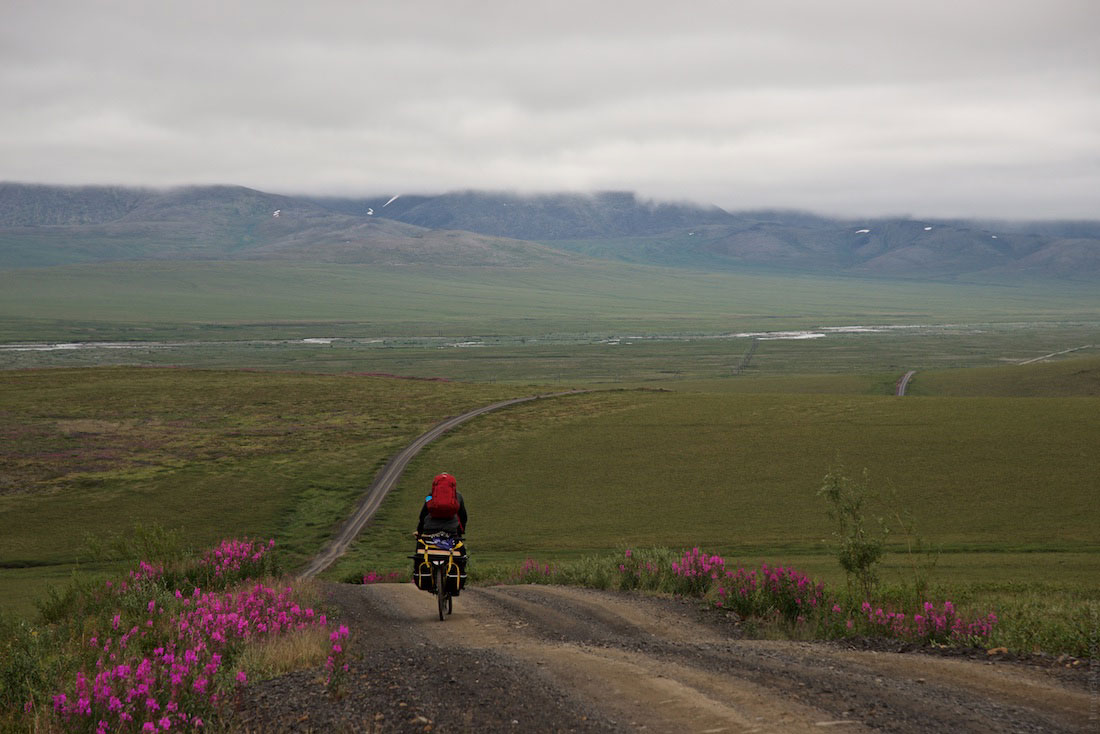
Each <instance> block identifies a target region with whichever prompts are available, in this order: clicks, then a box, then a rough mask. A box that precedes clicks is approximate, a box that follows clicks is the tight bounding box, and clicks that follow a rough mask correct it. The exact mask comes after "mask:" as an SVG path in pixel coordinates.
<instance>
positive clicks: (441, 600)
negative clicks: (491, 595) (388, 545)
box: [409, 533, 467, 622]
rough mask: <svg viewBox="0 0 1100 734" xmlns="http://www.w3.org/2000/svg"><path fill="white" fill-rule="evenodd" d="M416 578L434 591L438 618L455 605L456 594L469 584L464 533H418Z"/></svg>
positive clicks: (414, 558) (421, 586) (424, 588)
mask: <svg viewBox="0 0 1100 734" xmlns="http://www.w3.org/2000/svg"><path fill="white" fill-rule="evenodd" d="M409 558H410V559H412V561H413V582H414V583H415V584H416V587H417V588H418V589H420V590H421V591H427V592H429V593H431V594H434V595H435V598H436V604H437V607H438V609H439V621H441V622H442V621H443V620H444V619H445V618H446V616H445V615H448V614H450V613H451V612H452V611H453V609H454V597H456V596H458V595H459V593H460V592H461V591H462V589H463V587H465V586H466V561H467V556H466V543H465V541H464V539H463V538H462V536H460V535H452V534H450V533H433V534H431V535H417V536H416V555H412V556H409Z"/></svg>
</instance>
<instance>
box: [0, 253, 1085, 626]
mask: <svg viewBox="0 0 1100 734" xmlns="http://www.w3.org/2000/svg"><path fill="white" fill-rule="evenodd" d="M1094 290H1095V289H1094V288H1090V287H1088V286H1087V284H1086V285H1083V284H1073V283H1066V284H1057V285H1052V284H1050V283H1037V282H1033V283H1022V282H1021V283H1009V282H1002V283H969V284H965V283H935V282H920V283H918V282H907V281H865V280H858V279H852V278H827V277H808V276H793V275H780V274H775V273H770V274H768V273H751V274H750V273H721V274H703V273H692V272H684V271H676V272H673V271H666V270H661V269H658V268H646V267H635V266H626V267H621V266H615V267H610V266H607V267H602V266H593V267H589V268H584V269H580V268H576V269H566V268H557V269H548V268H530V269H516V270H507V269H501V268H496V269H485V270H477V269H469V268H441V267H429V266H423V267H421V266H410V267H389V268H387V267H373V266H329V265H309V264H294V265H291V264H287V265H282V264H270V263H211V262H206V263H201V262H191V263H168V262H164V263H141V264H138V263H130V264H106V265H90V266H73V267H59V268H44V269H27V270H19V271H4V272H0V346H8V347H11V346H12V342H35V341H43V342H45V341H84V340H89V341H102V340H108V341H110V340H122V341H131V340H133V341H158V340H159V341H165V342H171V343H172V345H171V346H168V345H152V344H136V343H135V344H131V345H130V346H132V347H134V348H133V349H106V348H98V349H91V350H56V351H18V350H16V349H10V348H9V349H0V367H2V368H5V369H4V370H3V371H0V436H2V438H3V444H2V447H0V461H2V462H3V465H2V467H0V599H2V600H3V601H2V606H3V607H4V608H6V609H14V610H17V611H20V612H28V611H30V609H31V601H32V599H33V597H34V596H36V595H38V594H40V593H41V591H42V590H43V588H44V586H45V585H47V584H51V583H58V582H60V581H62V580H64V579H65V578H66V577H67V575H68V574H69V573H70V572H71V570H72V569H73V568H74V563H75V562H76V561H78V560H79V561H81V562H82V563H81V566H80V568H81V573H86V572H97V571H99V570H107V568H108V567H107V566H104V565H102V564H98V563H95V562H92V561H89V560H88V559H87V554H86V553H85V552H84V551H83V550H82V546H83V540H84V535H85V533H89V532H90V533H94V534H97V535H99V536H105V535H109V534H111V533H124V532H126V531H127V529H128V528H129V527H131V526H132V524H133V523H134V522H135V521H140V522H142V523H154V522H155V523H160V524H162V525H165V526H167V527H170V528H180V529H182V530H183V532H184V534H185V537H186V538H187V539H188V541H189V542H191V543H193V544H194V545H195V546H203V545H208V544H209V543H211V542H215V541H217V540H219V539H220V538H222V537H225V536H231V535H244V534H250V535H260V536H264V537H275V538H276V539H277V542H278V544H279V548H280V549H281V553H282V556H283V559H284V561H285V562H286V563H287V564H288V565H289V566H290V567H292V568H294V567H298V566H300V565H301V563H302V562H303V561H304V560H305V559H306V558H307V557H308V556H309V555H310V554H312V553H314V552H316V551H317V550H319V549H320V547H321V546H322V545H323V543H324V541H325V539H326V538H327V537H328V536H329V534H330V533H331V532H332V530H333V529H334V528H335V526H336V525H337V524H338V523H339V522H340V520H341V519H342V518H343V517H344V516H345V514H346V513H347V512H348V510H349V508H350V507H351V505H352V503H353V502H354V499H355V498H356V496H357V494H358V493H359V492H360V491H361V490H362V489H363V488H365V487H366V485H367V484H368V483H369V481H370V478H371V477H372V476H373V474H374V472H375V471H376V470H377V469H378V468H379V467H380V466H381V465H382V463H383V462H384V461H385V460H386V458H387V457H388V456H390V455H392V454H393V453H394V452H395V451H396V450H397V449H398V448H399V447H400V446H402V445H404V444H405V443H407V442H408V441H410V440H411V439H412V438H413V437H415V436H416V435H417V434H419V433H420V432H421V431H423V430H425V429H426V428H427V427H429V426H430V425H432V424H433V423H434V422H436V421H438V420H440V419H441V418H443V417H446V416H448V415H454V414H456V413H458V412H461V411H462V410H463V409H466V408H469V407H473V406H475V405H482V404H485V403H489V402H493V401H495V400H497V399H500V398H503V397H513V396H517V395H525V394H532V393H536V392H548V391H551V390H555V389H560V388H563V387H570V386H586V387H597V388H601V389H604V388H606V389H605V390H603V391H601V392H594V393H588V394H584V395H575V396H571V397H565V398H557V399H554V400H552V401H540V402H538V403H535V404H528V405H525V406H519V407H515V408H511V409H508V410H506V411H503V412H500V413H496V414H493V415H490V416H485V417H482V418H479V419H478V420H477V421H474V422H473V423H471V424H468V425H466V426H464V427H463V428H461V429H459V430H457V431H455V432H453V433H451V434H449V435H448V436H447V437H445V438H444V439H443V440H442V441H441V442H439V443H437V444H435V445H433V446H432V447H430V448H429V449H428V450H427V451H426V452H425V453H424V454H423V455H422V456H421V457H420V458H419V459H417V460H416V461H415V462H414V464H413V465H412V466H411V467H410V470H409V471H408V472H407V473H406V475H405V477H404V478H403V480H402V483H401V486H400V487H399V489H398V490H397V491H396V492H395V493H394V494H393V495H392V496H391V497H390V498H388V499H387V501H386V502H385V503H384V505H383V507H382V510H381V512H380V513H379V515H378V516H377V517H376V518H375V520H374V521H373V523H372V524H371V526H370V527H369V528H368V530H367V531H366V533H364V535H363V536H362V537H361V539H360V541H359V542H358V543H357V544H356V545H355V546H354V547H353V548H352V551H351V552H350V553H349V554H348V555H347V556H346V557H345V558H343V559H341V561H340V562H339V563H338V564H337V565H336V567H334V568H333V569H331V570H330V571H329V572H328V574H327V575H328V576H329V577H332V578H345V577H351V576H354V575H355V574H359V573H363V572H365V571H367V570H385V569H388V568H404V565H405V563H406V561H405V558H404V556H405V555H406V554H407V552H408V543H409V537H408V534H409V531H410V530H411V528H412V525H413V523H414V521H415V516H416V511H417V509H418V507H419V504H420V502H421V501H422V499H423V489H424V488H425V487H426V486H428V484H427V483H428V481H429V480H430V477H431V476H432V475H433V474H434V473H436V472H438V471H440V470H448V471H452V472H454V473H455V474H456V475H457V476H458V477H459V480H460V488H462V489H463V491H464V492H465V493H466V496H467V500H468V502H469V504H470V509H471V514H472V517H473V519H472V522H471V531H470V541H471V544H472V545H473V547H474V552H475V567H476V564H478V563H482V564H493V563H503V564H509V563H511V564H518V563H519V562H521V561H522V559H523V558H524V557H526V556H532V557H539V558H541V559H543V560H547V561H553V560H554V559H569V558H576V557H578V556H581V555H585V554H588V553H593V552H604V553H606V552H614V551H615V550H616V549H621V548H623V547H624V546H627V545H630V546H637V545H667V546H692V545H702V546H705V547H707V548H708V549H710V550H714V551H719V552H723V553H726V554H727V555H728V556H729V557H731V559H734V560H738V561H744V562H747V563H752V562H757V561H759V560H769V561H774V562H791V563H795V564H796V565H799V566H802V567H803V568H805V569H806V570H809V571H812V572H814V573H819V574H821V575H822V576H823V577H825V578H827V579H829V580H833V581H835V580H837V579H838V574H839V572H838V570H837V567H836V564H835V561H833V560H832V559H831V558H830V557H829V555H828V550H827V547H826V541H827V540H828V538H829V533H830V527H829V525H828V521H827V518H826V517H825V508H824V507H823V506H822V504H821V503H820V501H819V500H818V498H817V497H816V496H815V494H814V491H815V489H816V488H817V487H818V486H819V485H820V482H821V479H822V476H823V475H824V474H825V472H826V471H828V470H830V469H832V468H836V467H837V466H838V465H841V464H842V465H843V466H844V467H846V471H848V472H849V473H850V474H852V475H853V476H854V475H858V474H860V473H861V472H862V471H863V469H864V468H866V469H867V470H868V472H869V476H870V481H871V484H872V487H873V488H874V489H875V490H876V491H878V492H879V494H880V495H881V498H882V502H881V503H880V504H878V505H876V509H875V512H877V513H882V514H890V513H891V512H893V511H895V510H904V511H909V512H911V513H912V518H913V520H914V522H915V527H916V530H917V532H919V533H920V534H921V535H922V536H923V537H924V539H925V540H926V541H927V542H929V543H931V544H932V545H933V546H935V547H938V548H939V549H941V551H942V554H941V556H940V560H939V562H938V563H937V573H938V574H939V577H938V579H939V580H940V581H942V582H943V583H947V584H952V583H953V584H970V585H969V586H965V587H962V586H958V585H956V587H954V588H955V592H953V593H956V594H957V593H958V590H959V589H960V588H965V589H971V590H973V589H975V588H977V587H975V586H974V584H980V585H981V589H983V590H986V591H992V592H996V593H1004V594H1015V593H1016V592H1017V591H1019V592H1020V593H1021V594H1023V595H1024V596H1027V595H1031V596H1029V597H1028V598H1035V597H1036V595H1046V594H1050V593H1053V592H1055V591H1056V592H1057V593H1059V594H1067V595H1069V596H1073V595H1078V596H1073V598H1078V597H1080V598H1085V599H1090V600H1092V601H1094V602H1095V601H1096V600H1097V599H1098V598H1100V582H1098V581H1097V579H1100V534H1098V533H1097V531H1096V528H1097V527H1100V509H1098V505H1097V503H1096V500H1095V474H1096V466H1095V446H1097V445H1100V418H1098V416H1100V403H1098V401H1100V397H1098V396H1097V389H1096V372H1097V361H1096V360H1097V359H1098V358H1097V356H1096V354H1097V347H1096V345H1097V344H1100V304H1098V299H1097V298H1096V295H1095V292H1094ZM854 325H892V326H896V327H912V326H914V325H919V326H922V327H924V328H920V329H910V328H898V329H892V330H888V331H884V332H878V333H846V334H838V333H829V334H827V335H826V336H824V337H822V338H812V339H776V340H773V339H760V340H758V341H757V342H755V347H753V346H752V345H753V341H752V338H751V337H747V336H735V335H736V334H738V333H741V332H760V331H780V330H793V329H817V328H820V327H824V326H854ZM317 337H327V338H334V339H335V341H333V342H331V343H327V344H318V343H315V342H304V341H302V340H304V339H308V338H317ZM460 345H461V346H460ZM475 345H476V346H475ZM750 349H752V357H751V359H748V360H746V359H745V357H746V354H747V352H748V351H749V350H750ZM1068 349H1075V350H1076V351H1074V352H1071V353H1066V354H1064V355H1061V356H1056V357H1054V358H1053V362H1052V363H1051V364H1049V365H1047V364H1041V363H1037V364H1030V365H1021V363H1023V362H1027V361H1029V360H1034V359H1036V358H1040V357H1043V356H1044V355H1048V354H1055V353H1058V352H1063V351H1065V350H1068ZM111 364H113V365H120V366H116V367H103V366H102V365H111ZM43 367H50V368H51V369H28V368H43ZM150 367H153V369H150ZM167 367H172V368H173V369H166V368H167ZM211 368H216V369H211ZM241 368H248V369H249V370H250V371H242V370H241ZM910 369H916V370H918V373H917V376H916V379H915V380H914V381H913V383H912V384H911V387H910V395H909V396H908V397H906V398H902V399H898V398H894V397H892V396H891V393H892V392H893V388H894V384H895V382H896V380H897V379H898V377H899V376H900V375H901V374H902V373H903V372H905V371H907V370H910ZM369 372H380V373H390V374H397V375H405V376H419V377H445V378H450V379H453V380H457V382H450V383H447V382H425V381H413V380H395V379H387V378H378V377H367V376H362V375H356V374H354V373H369ZM322 373H327V374H322ZM625 388H630V389H625ZM891 542H892V546H891V547H892V549H893V550H895V551H896V550H899V549H901V548H902V546H903V545H904V543H903V538H902V537H901V536H900V535H898V534H896V533H895V535H894V536H892V538H891ZM907 562H908V558H907V556H905V555H904V554H901V553H892V554H891V555H888V556H887V558H886V560H885V562H884V565H885V567H886V568H887V569H888V570H890V572H891V573H894V574H902V573H904V570H905V567H906V564H907ZM1082 579H1084V580H1082ZM935 580H936V579H934V581H935ZM1080 595H1083V597H1081V596H1080Z"/></svg>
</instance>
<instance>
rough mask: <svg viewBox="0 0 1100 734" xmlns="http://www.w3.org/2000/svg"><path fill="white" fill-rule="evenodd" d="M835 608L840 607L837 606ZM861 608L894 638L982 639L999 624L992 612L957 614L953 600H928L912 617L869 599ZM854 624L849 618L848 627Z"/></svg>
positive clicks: (872, 622)
mask: <svg viewBox="0 0 1100 734" xmlns="http://www.w3.org/2000/svg"><path fill="white" fill-rule="evenodd" d="M834 611H839V610H838V609H837V608H834ZM860 611H861V612H862V616H863V618H864V619H865V620H866V621H867V622H868V623H869V624H871V625H873V626H874V627H878V628H882V629H885V630H888V631H889V633H890V634H891V635H893V636H894V637H904V638H910V639H919V640H925V641H934V640H949V639H955V640H971V639H980V638H983V637H988V636H989V634H990V632H992V631H993V627H994V626H995V625H996V624H997V615H996V614H994V613H992V612H990V613H989V614H987V615H986V616H985V617H979V618H977V619H970V620H967V619H964V618H962V617H960V616H959V615H958V612H957V611H956V610H955V605H954V604H952V603H951V602H950V601H945V602H944V603H943V605H942V607H937V606H936V605H935V604H933V603H932V602H927V601H926V602H925V603H924V605H923V608H922V611H923V613H921V612H916V613H914V614H913V615H912V616H911V617H910V616H908V615H906V614H905V613H904V612H894V611H888V610H884V609H883V608H882V607H873V606H872V605H871V603H870V602H866V601H865V602H863V605H862V606H861V607H860ZM853 626H854V625H853V624H851V620H849V624H848V628H849V629H851V628H852V627H853Z"/></svg>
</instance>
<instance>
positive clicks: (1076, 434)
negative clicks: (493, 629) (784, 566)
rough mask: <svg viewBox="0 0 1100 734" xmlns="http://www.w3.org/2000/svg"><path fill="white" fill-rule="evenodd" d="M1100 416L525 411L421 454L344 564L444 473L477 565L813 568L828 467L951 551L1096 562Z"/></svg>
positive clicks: (396, 542) (1022, 411)
mask: <svg viewBox="0 0 1100 734" xmlns="http://www.w3.org/2000/svg"><path fill="white" fill-rule="evenodd" d="M1098 416H1100V401H1098V400H1097V399H1095V398H1049V399H1048V398H1043V399H1033V398H1026V399H1025V398H1018V399H986V398H973V399H932V398H928V399H922V398H905V399H897V398H892V397H867V396H851V395H779V394H771V395H766V394H765V395H753V394H744V395H740V394H717V393H698V394H693V393H680V392H677V393H652V392H616V393H600V394H593V395H578V396H573V397H569V398H563V399H559V400H557V401H554V402H553V403H547V404H535V405H525V406H520V407H517V408H516V409H514V410H510V411H508V412H507V413H505V414H499V415H491V416H486V417H485V418H484V419H482V420H479V421H478V422H477V423H476V424H474V425H471V426H469V427H467V428H465V429H464V430H462V431H461V432H459V433H456V434H453V435H449V436H447V437H444V438H443V439H442V440H441V441H440V442H438V443H436V444H434V445H433V446H431V447H429V448H428V449H427V450H426V451H425V452H424V453H423V454H421V456H420V458H418V459H417V460H415V461H414V463H413V464H412V465H411V466H410V469H409V471H407V472H406V474H405V477H404V478H403V479H402V482H401V484H400V487H399V488H398V490H397V491H396V492H395V493H394V494H393V495H392V496H391V498H390V499H388V500H387V503H386V504H385V505H384V507H383V508H382V512H381V513H380V514H379V516H378V517H377V519H376V521H375V522H374V524H373V526H372V527H371V529H370V531H369V532H368V533H367V534H365V535H364V536H363V537H362V538H361V540H360V542H359V543H358V544H357V546H356V547H355V548H354V550H353V553H352V554H351V555H350V556H349V557H348V559H347V560H346V561H345V563H344V564H343V567H344V568H348V567H351V566H355V565H356V564H359V565H361V566H362V565H365V566H370V565H382V566H385V567H390V566H391V565H392V564H394V563H396V562H398V561H399V560H400V559H402V558H403V556H404V555H405V554H407V552H408V551H407V548H406V546H407V545H408V541H407V537H406V536H407V533H408V530H409V528H410V525H411V523H412V522H413V518H415V516H416V512H417V510H418V508H419V506H420V503H421V502H422V499H423V492H422V489H423V488H424V487H426V486H429V484H430V478H431V476H432V475H433V474H434V473H436V472H438V471H444V470H446V471H450V472H452V473H454V474H455V476H456V477H458V479H459V488H460V490H462V491H463V493H464V495H465V496H466V500H467V504H468V506H469V508H470V513H471V530H470V535H469V538H470V542H471V546H472V548H473V549H474V550H475V551H476V552H477V553H478V554H485V555H486V557H489V558H504V557H508V556H515V555H518V554H530V555H532V556H534V557H541V556H549V557H554V556H558V555H566V556H568V555H573V556H575V555H579V554H583V553H586V552H593V551H598V550H606V549H608V548H615V547H619V546H622V545H661V546H670V547H682V546H692V545H704V546H707V547H708V548H712V549H716V550H721V551H723V552H727V553H730V554H741V553H747V554H759V553H767V554H769V555H770V556H771V557H772V558H780V557H783V556H784V555H787V554H797V555H803V554H813V553H821V550H822V548H823V547H824V546H823V541H825V540H826V539H827V538H828V537H829V534H830V526H829V524H828V521H827V519H826V517H825V507H824V505H823V503H821V502H820V501H819V500H818V499H817V498H816V497H815V495H814V492H815V490H816V489H817V487H819V486H820V484H821V480H822V477H823V475H824V474H825V472H826V471H827V470H828V469H829V468H830V467H832V466H834V465H835V464H836V463H837V462H838V461H839V462H843V463H844V464H846V465H847V466H848V467H849V470H850V471H851V472H853V473H854V472H858V471H860V470H861V469H862V468H864V467H866V468H867V469H868V470H869V471H870V475H871V480H872V484H873V486H874V487H875V488H877V489H878V490H880V491H881V493H882V494H883V496H884V498H886V497H889V496H890V495H891V494H892V493H896V496H897V503H896V504H897V505H898V506H901V507H904V508H908V509H909V510H911V511H912V513H913V514H914V516H915V518H916V521H917V525H918V528H919V531H920V532H921V534H922V535H924V536H925V537H926V538H927V539H928V540H929V541H931V542H932V543H935V544H937V545H940V546H942V547H944V548H945V549H947V550H949V551H956V552H958V551H968V552H977V551H989V552H1006V551H1074V552H1092V551H1097V550H1100V533H1098V531H1097V528H1098V527H1100V508H1098V506H1097V505H1096V503H1094V502H1092V501H1091V498H1092V495H1093V492H1094V489H1095V452H1094V447H1095V446H1096V445H1100V418H1098ZM889 507H890V505H889V504H884V505H883V506H882V507H881V509H880V511H881V512H882V513H885V512H886V511H887V510H888V509H889ZM1098 558H1100V556H1098ZM339 572H340V571H337V573H339Z"/></svg>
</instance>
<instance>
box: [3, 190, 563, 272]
mask: <svg viewBox="0 0 1100 734" xmlns="http://www.w3.org/2000/svg"><path fill="white" fill-rule="evenodd" d="M111 191H113V192H115V194H113V195H112V194H108V192H111ZM126 192H127V190H125V189H121V190H117V191H116V190H109V189H103V190H94V191H91V192H90V193H89V192H85V194H83V195H81V196H76V195H75V194H74V193H73V192H72V191H69V190H54V188H53V187H23V186H19V185H14V184H12V185H8V186H7V187H6V197H5V198H4V199H3V200H2V202H0V204H2V203H3V202H6V204H7V208H6V209H3V208H0V211H2V212H7V213H8V215H9V217H8V218H9V219H11V220H12V221H23V222H29V221H37V222H39V224H37V225H24V226H6V227H2V226H0V267H44V266H51V265H66V264H76V263H90V262H109V261H127V260H151V259H152V260H240V259H247V260H268V259H271V260H298V261H309V262H338V263H376V264H381V263H385V264H411V263H424V262H428V263H435V264H466V265H498V266H509V267H515V266H524V265H530V264H533V263H535V262H547V261H554V260H557V261H565V260H574V259H576V258H575V256H571V255H567V254H563V253H561V252H559V251H556V250H553V249H551V248H548V247H545V246H543V245H538V244H535V243H530V242H519V241H516V240H509V239H504V238H500V237H492V236H486V235H483V234H478V233H472V232H453V231H437V230H429V229H425V228H423V227H417V226H415V225H410V224H406V223H402V222H398V221H394V220H392V219H383V218H381V217H374V216H354V215H350V214H344V213H340V212H339V211H335V210H334V209H333V208H326V207H324V206H321V205H320V204H318V203H315V202H313V201H311V200H306V199H298V198H294V197H289V196H282V195H277V194H268V193H265V192H262V191H256V190H254V189H248V188H244V187H240V186H203V187H187V188H178V189H169V190H164V191H144V190H142V191H137V190H133V191H131V192H130V194H129V195H127V193H126ZM97 197H98V198H97ZM112 197H113V198H112ZM98 200H104V201H108V202H109V204H105V205H104V207H103V209H102V210H101V211H99V212H98V214H97V215H96V216H91V215H84V214H81V213H80V212H82V211H84V210H85V209H86V208H87V207H88V206H91V205H92V204H93V203H94V202H95V201H98ZM36 202H37V203H36ZM117 202H125V206H122V205H119V204H118V203H117ZM382 203H385V201H384V200H383V202H382ZM66 206H72V207H74V210H73V211H71V212H68V213H66V212H67V210H66ZM34 212H37V214H35V215H34V216H31V214H32V213H34ZM82 219H87V220H88V222H89V223H82V222H81V221H80V220H82Z"/></svg>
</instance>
